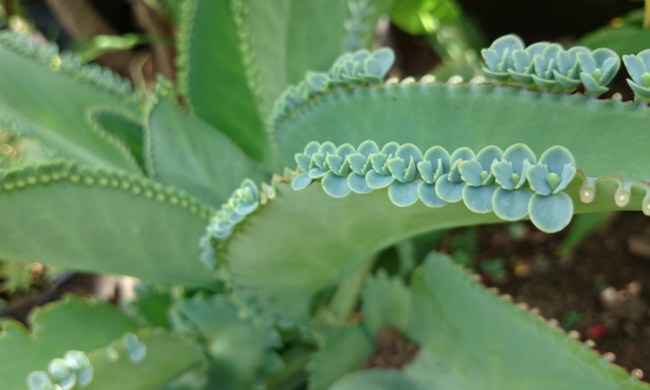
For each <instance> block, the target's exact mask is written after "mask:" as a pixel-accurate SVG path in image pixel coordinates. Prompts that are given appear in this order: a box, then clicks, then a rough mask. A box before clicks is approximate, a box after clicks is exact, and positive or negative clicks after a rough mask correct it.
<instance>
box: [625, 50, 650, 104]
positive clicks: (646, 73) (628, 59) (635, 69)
mask: <svg viewBox="0 0 650 390" xmlns="http://www.w3.org/2000/svg"><path fill="white" fill-rule="evenodd" d="M623 63H624V64H625V67H626V68H627V72H628V73H629V74H630V76H631V77H632V78H631V79H627V84H628V85H629V86H630V88H632V91H634V96H635V97H636V99H637V100H643V101H650V49H647V50H643V51H642V52H640V53H639V54H636V55H624V56H623Z"/></svg>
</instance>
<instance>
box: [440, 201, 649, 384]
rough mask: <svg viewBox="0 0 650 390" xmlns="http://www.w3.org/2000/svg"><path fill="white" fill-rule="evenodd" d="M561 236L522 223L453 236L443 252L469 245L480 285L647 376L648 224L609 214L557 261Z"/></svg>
mask: <svg viewBox="0 0 650 390" xmlns="http://www.w3.org/2000/svg"><path fill="white" fill-rule="evenodd" d="M567 231H568V230H567V229H565V231H564V232H561V233H558V234H554V235H548V234H545V233H542V232H539V231H537V230H536V229H535V228H534V227H532V225H530V224H528V223H519V224H516V225H497V226H486V227H482V228H477V229H472V230H458V231H455V232H454V233H452V234H451V235H449V236H448V237H446V238H445V239H444V240H443V249H445V250H447V251H449V252H451V251H454V250H457V249H458V248H457V247H456V248H452V247H453V246H458V243H461V244H462V243H463V242H467V243H469V242H471V239H472V238H475V239H476V241H475V242H476V244H475V245H476V246H475V247H471V248H468V249H469V251H468V253H469V254H470V255H469V260H470V262H471V267H472V268H474V269H475V270H476V271H477V272H479V273H480V274H481V275H482V276H483V279H484V281H485V284H486V285H488V286H490V287H497V288H498V289H499V290H500V291H501V292H502V293H504V294H510V295H511V296H512V297H513V298H514V300H515V301H516V302H525V303H527V304H528V305H529V306H530V307H536V308H538V309H539V310H540V312H541V314H542V315H543V316H544V317H546V318H549V319H556V320H557V321H558V322H559V323H560V325H561V326H562V327H563V328H564V329H566V330H567V331H573V332H572V333H573V335H574V336H577V334H576V333H575V332H576V331H577V332H579V334H580V336H579V337H580V339H581V340H587V339H591V340H593V341H594V342H595V344H596V347H595V348H596V349H597V350H598V351H600V352H601V353H607V355H606V356H607V357H608V358H610V359H615V362H616V364H619V365H621V366H623V367H625V368H626V369H628V370H630V371H631V370H634V369H641V370H642V371H645V372H646V373H650V315H649V312H648V307H649V305H648V302H650V218H648V217H646V216H644V215H642V214H641V213H618V214H614V215H612V216H611V217H610V218H609V219H607V220H606V221H605V222H604V223H603V224H602V225H600V226H599V227H598V228H597V229H596V230H595V231H594V232H592V233H591V234H590V235H589V236H588V237H587V238H586V239H585V240H584V241H582V243H581V244H580V245H579V246H578V247H577V248H576V249H575V250H574V251H573V252H571V253H569V254H568V255H564V256H562V257H560V256H558V255H557V254H556V250H557V248H558V246H559V245H560V244H561V243H562V241H563V239H564V237H565V236H566V234H567ZM454 243H455V244H456V245H454ZM470 245H471V244H470ZM646 379H647V378H646Z"/></svg>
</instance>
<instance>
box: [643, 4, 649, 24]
mask: <svg viewBox="0 0 650 390" xmlns="http://www.w3.org/2000/svg"><path fill="white" fill-rule="evenodd" d="M643 28H645V29H647V28H650V0H645V12H644V13H643Z"/></svg>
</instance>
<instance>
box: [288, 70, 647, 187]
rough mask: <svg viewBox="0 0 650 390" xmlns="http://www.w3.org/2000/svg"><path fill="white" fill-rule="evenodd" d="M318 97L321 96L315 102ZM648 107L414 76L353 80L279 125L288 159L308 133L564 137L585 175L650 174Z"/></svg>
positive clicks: (469, 139)
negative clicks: (376, 82) (363, 83)
mask: <svg viewBox="0 0 650 390" xmlns="http://www.w3.org/2000/svg"><path fill="white" fill-rule="evenodd" d="M315 103H317V104H315ZM649 121H650V109H648V108H647V107H646V106H643V105H639V104H634V103H631V102H628V103H622V102H617V101H608V100H596V99H593V98H590V97H586V96H582V95H566V94H558V93H540V92H531V91H528V90H523V89H520V88H513V87H498V86H490V85H466V84H461V85H446V84H439V83H416V84H407V85H387V86H384V87H378V88H374V87H373V88H356V89H353V90H346V91H338V92H335V93H330V94H327V95H324V96H323V97H321V98H317V101H316V102H314V103H312V104H309V105H307V106H306V107H302V110H301V111H300V112H297V113H295V115H294V117H293V118H292V119H289V120H288V121H286V122H285V123H284V125H283V126H281V127H280V128H279V129H277V138H278V142H279V146H280V150H281V156H282V160H283V162H284V163H285V164H289V165H293V155H294V153H297V152H302V150H303V148H304V146H305V145H306V144H307V143H308V142H310V141H320V142H322V141H332V142H334V143H337V144H340V143H343V142H349V143H352V144H353V145H358V144H360V143H361V142H363V141H364V140H367V139H371V140H373V141H375V142H377V143H378V144H379V145H382V144H384V143H386V142H390V141H395V142H398V143H406V142H411V143H414V144H416V145H417V146H419V147H420V148H421V149H422V150H426V149H427V148H428V147H430V146H432V145H441V146H443V147H445V148H447V149H448V150H453V149H455V148H459V147H463V146H465V147H469V148H472V149H474V150H480V149H481V148H483V147H485V146H487V145H497V146H500V147H503V148H505V147H507V146H509V145H512V144H514V143H517V142H521V143H525V144H527V145H529V146H530V147H531V148H533V149H534V150H544V149H546V148H548V147H550V146H553V145H562V146H564V147H566V148H567V149H569V150H570V151H571V153H572V154H573V155H574V156H575V159H576V161H577V164H578V168H581V169H582V170H584V172H585V173H586V175H587V176H593V177H600V176H614V175H622V176H623V177H624V178H625V180H628V181H643V180H648V179H650V154H648V153H647V152H646V150H645V145H648V144H649V143H650V132H648V131H647V129H648V122H649Z"/></svg>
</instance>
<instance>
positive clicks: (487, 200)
mask: <svg viewBox="0 0 650 390" xmlns="http://www.w3.org/2000/svg"><path fill="white" fill-rule="evenodd" d="M496 190H497V187H495V186H488V187H471V186H466V187H465V188H463V202H465V206H467V208H468V209H470V210H472V211H473V212H475V213H489V212H490V211H492V209H493V206H492V196H493V195H494V192H495V191H496Z"/></svg>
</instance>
